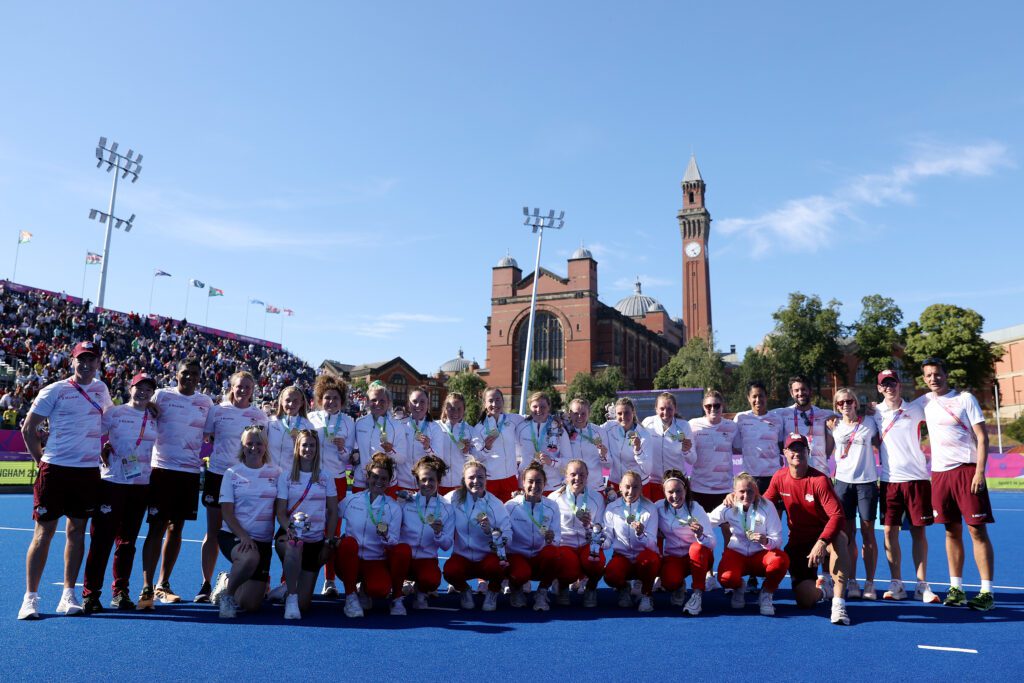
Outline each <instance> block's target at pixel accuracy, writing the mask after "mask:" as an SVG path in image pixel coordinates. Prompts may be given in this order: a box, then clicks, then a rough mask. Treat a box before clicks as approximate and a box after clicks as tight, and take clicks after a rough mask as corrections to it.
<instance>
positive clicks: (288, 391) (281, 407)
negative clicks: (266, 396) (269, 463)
mask: <svg viewBox="0 0 1024 683" xmlns="http://www.w3.org/2000/svg"><path fill="white" fill-rule="evenodd" d="M303 429H313V423H311V422H310V421H309V418H308V417H307V413H306V395H305V394H303V393H302V391H301V390H300V389H299V388H298V387H295V386H290V387H285V388H284V389H282V390H281V393H280V394H278V395H277V411H276V412H275V413H274V417H273V418H272V419H271V420H270V424H269V425H267V441H268V442H269V443H270V459H271V460H273V462H274V464H275V465H277V466H278V467H280V468H281V469H282V470H283V471H285V472H288V471H290V470H291V469H292V453H293V452H294V451H295V437H296V435H298V433H299V431H301V430H303Z"/></svg>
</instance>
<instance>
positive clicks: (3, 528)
mask: <svg viewBox="0 0 1024 683" xmlns="http://www.w3.org/2000/svg"><path fill="white" fill-rule="evenodd" d="M0 531H29V532H31V531H35V529H23V528H21V527H16V526H0ZM54 533H58V534H64V533H67V532H66V531H64V529H54ZM137 538H140V539H142V540H143V541H145V540H146V537H145V536H143V535H142V534H139V535H138V537H137ZM181 542H182V543H202V542H203V539H201V538H200V539H195V538H183V539H181Z"/></svg>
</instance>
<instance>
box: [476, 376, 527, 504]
mask: <svg viewBox="0 0 1024 683" xmlns="http://www.w3.org/2000/svg"><path fill="white" fill-rule="evenodd" d="M522 423H523V416H522V415H510V414H508V413H506V412H505V395H504V394H503V393H501V389H498V388H496V387H490V388H488V389H487V390H486V391H485V392H484V408H483V411H482V412H481V414H480V419H479V420H477V423H476V427H474V428H473V447H474V448H475V449H476V455H477V457H479V458H480V461H481V462H484V463H487V471H488V473H490V476H491V479H490V481H489V482H487V486H488V488H489V489H490V491H491V493H493V494H494V496H495V497H496V498H497V499H498V500H510V499H511V498H512V494H513V493H515V491H516V489H517V488H518V487H519V477H518V476H517V472H518V471H519V465H518V463H517V462H516V430H517V429H518V428H519V426H520V425H521V424H522Z"/></svg>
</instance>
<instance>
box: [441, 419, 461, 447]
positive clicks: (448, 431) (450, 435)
mask: <svg viewBox="0 0 1024 683" xmlns="http://www.w3.org/2000/svg"><path fill="white" fill-rule="evenodd" d="M442 426H443V427H444V433H445V434H447V435H448V438H449V439H451V440H452V443H453V444H455V445H456V446H458V445H459V443H460V442H461V441H462V440H463V439H464V438H465V437H466V422H465V421H462V422H460V423H459V438H458V439H456V438H455V434H453V433H452V430H451V425H448V426H444V423H442Z"/></svg>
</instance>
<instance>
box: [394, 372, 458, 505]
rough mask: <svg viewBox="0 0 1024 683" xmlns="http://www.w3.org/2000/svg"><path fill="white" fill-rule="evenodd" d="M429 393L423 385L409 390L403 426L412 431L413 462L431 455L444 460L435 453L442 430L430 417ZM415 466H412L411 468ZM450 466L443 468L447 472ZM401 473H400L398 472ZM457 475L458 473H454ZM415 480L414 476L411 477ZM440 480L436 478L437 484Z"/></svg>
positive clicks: (442, 493) (440, 445) (440, 439)
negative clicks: (406, 415)
mask: <svg viewBox="0 0 1024 683" xmlns="http://www.w3.org/2000/svg"><path fill="white" fill-rule="evenodd" d="M429 408H430V393H429V392H428V391H427V389H426V388H425V387H416V388H415V389H413V390H412V391H410V392H409V401H408V409H409V417H407V418H406V420H405V426H406V427H408V428H409V429H410V430H411V432H412V455H411V459H412V461H413V462H416V463H418V462H419V461H420V460H421V459H422V458H424V457H426V456H428V455H433V456H435V457H437V458H439V459H441V460H442V462H443V461H444V459H443V458H441V456H440V455H439V454H438V453H437V451H436V450H435V449H437V450H441V449H443V448H444V444H443V440H444V432H442V431H441V426H440V425H439V424H438V423H437V422H435V421H434V420H432V419H431V418H430V409H429ZM414 468H415V466H414V467H413V469H414ZM449 469H450V468H447V467H446V468H445V472H446V473H447V472H448V471H449ZM400 474H401V473H400ZM456 476H458V475H456ZM413 481H414V482H415V476H414V477H413ZM440 483H441V480H440V479H438V484H440ZM457 485H458V482H457V481H456V482H455V483H453V484H452V486H451V487H450V488H448V489H445V490H442V491H441V495H444V494H445V493H448V491H450V490H452V489H453V488H455V487H456V486H457Z"/></svg>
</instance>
